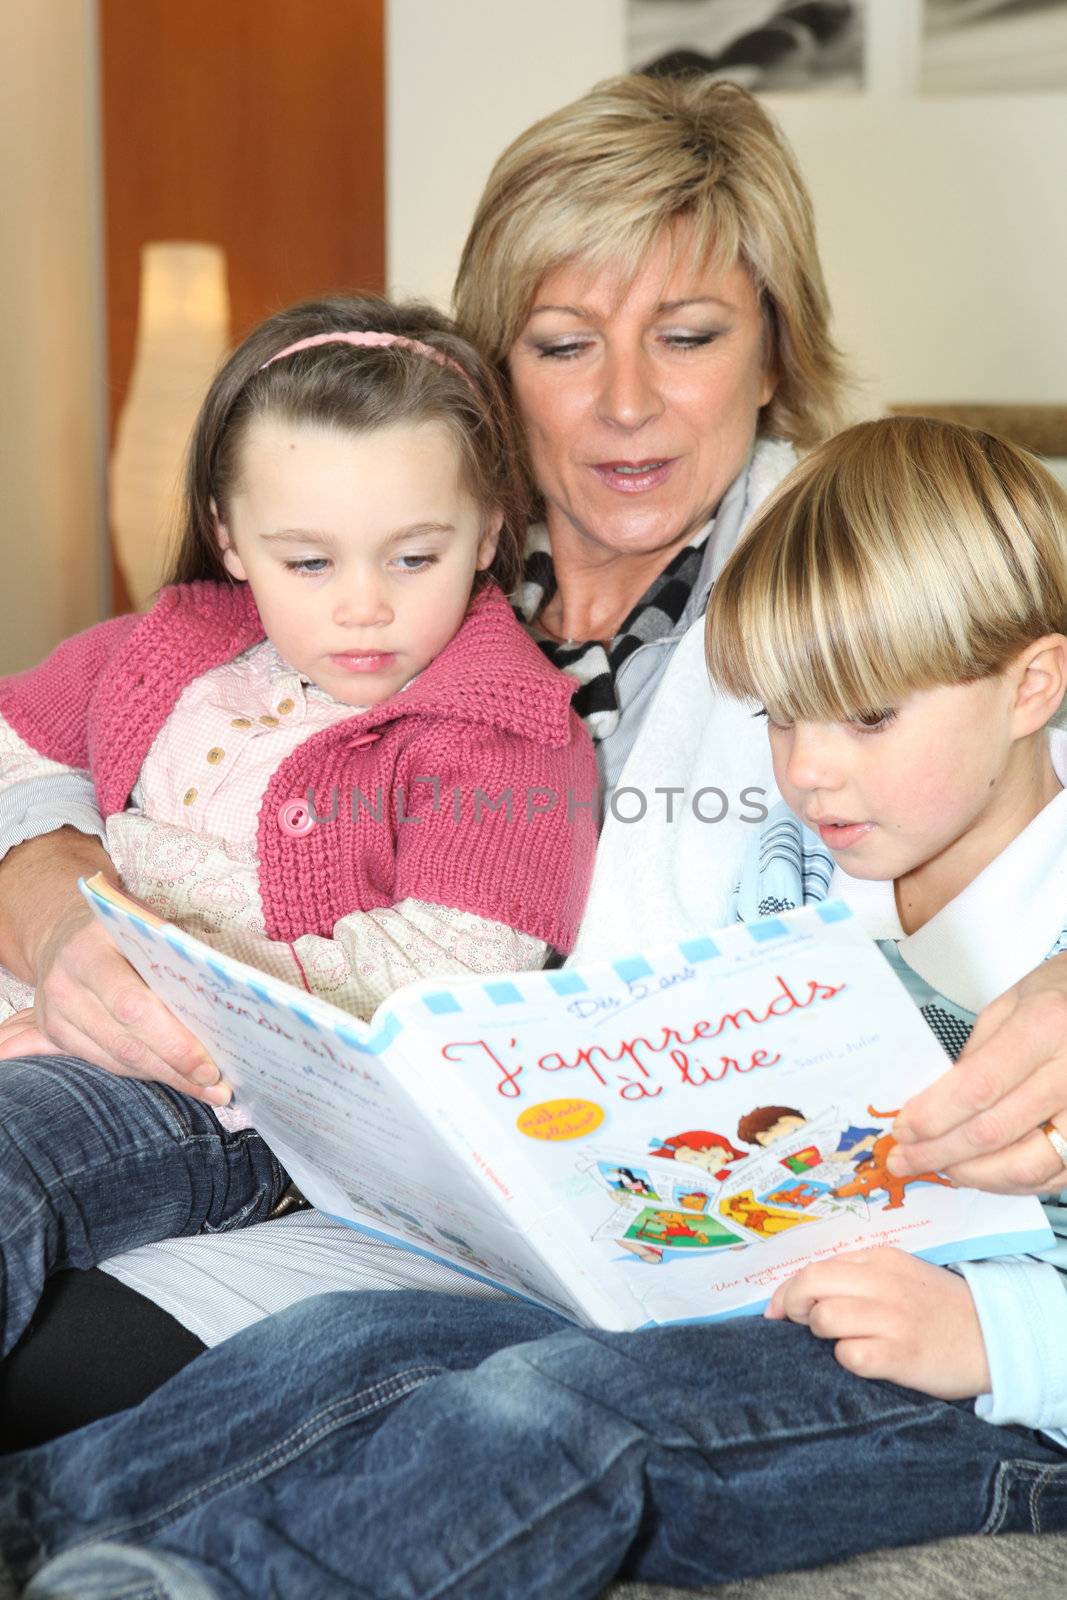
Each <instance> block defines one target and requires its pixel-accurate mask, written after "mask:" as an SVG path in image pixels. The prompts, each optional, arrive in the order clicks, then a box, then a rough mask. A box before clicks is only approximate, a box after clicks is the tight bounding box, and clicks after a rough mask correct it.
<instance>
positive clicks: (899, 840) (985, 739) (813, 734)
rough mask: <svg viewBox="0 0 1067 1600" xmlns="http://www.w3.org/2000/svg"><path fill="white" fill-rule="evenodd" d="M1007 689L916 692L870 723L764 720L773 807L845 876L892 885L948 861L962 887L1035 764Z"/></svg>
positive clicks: (1001, 679)
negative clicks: (817, 843)
mask: <svg viewBox="0 0 1067 1600" xmlns="http://www.w3.org/2000/svg"><path fill="white" fill-rule="evenodd" d="M1016 686H1017V679H1016V678H1015V677H1014V676H1013V674H1012V673H1011V672H1008V673H1005V674H1002V675H1001V676H998V677H994V678H984V679H981V680H980V681H979V682H977V683H966V684H957V685H953V686H951V687H947V688H945V687H941V688H936V689H925V690H921V691H919V692H917V693H915V694H912V695H910V696H909V697H908V699H907V700H905V701H904V703H903V704H902V705H901V706H899V707H898V708H897V709H896V710H895V711H893V712H890V713H888V714H887V716H886V719H885V720H884V721H881V722H879V723H878V724H877V725H875V726H867V725H865V724H860V723H850V722H798V723H793V724H789V725H781V724H778V723H774V722H771V721H770V720H768V732H769V735H770V741H771V755H772V758H773V761H774V773H775V777H776V779H777V781H778V787H779V789H780V790H781V794H782V798H783V799H784V800H785V802H786V804H787V805H788V806H789V808H790V809H791V810H792V811H794V812H796V814H797V815H798V816H799V817H801V818H802V820H803V821H804V822H805V823H807V825H808V826H809V827H810V828H811V829H812V830H813V831H814V832H817V833H818V834H819V836H820V837H821V839H822V841H823V843H824V844H825V845H826V846H827V848H828V849H829V850H830V851H831V853H832V854H833V856H834V858H835V860H837V861H838V862H839V863H840V865H841V866H842V867H843V868H844V870H845V871H846V872H847V873H849V874H850V875H851V876H852V877H854V878H876V879H887V878H892V879H897V878H900V877H903V876H904V874H905V873H908V872H910V871H913V870H914V869H915V868H916V867H919V866H922V865H924V864H925V863H927V862H931V861H934V860H935V859H937V858H939V857H942V856H945V855H947V854H948V853H950V852H951V853H953V854H955V855H957V856H958V858H959V861H960V863H961V865H963V866H967V865H968V864H971V865H972V867H973V870H971V871H970V872H969V873H968V874H967V879H966V881H969V879H970V878H971V877H974V876H975V875H976V874H977V873H978V872H980V871H981V870H982V868H983V867H984V866H986V865H987V864H988V862H989V861H990V860H992V859H993V856H995V855H999V853H1000V851H1001V850H1003V849H1004V848H1005V847H1006V846H1007V845H1008V844H1009V843H1010V841H1011V840H1012V839H1013V838H1014V837H1015V835H1016V834H1017V833H1018V832H1019V817H1020V815H1021V814H1022V813H1023V810H1024V808H1025V807H1026V806H1027V805H1028V803H1029V800H1030V793H1031V787H1032V783H1033V772H1034V770H1035V768H1036V765H1037V764H1036V762H1035V760H1034V750H1033V746H1032V743H1031V741H1029V740H1025V739H1024V740H1019V738H1018V734H1017V732H1016V723H1015V718H1014V712H1015V705H1016ZM1033 814H1034V812H1033V808H1032V807H1031V809H1030V810H1029V813H1028V817H1029V816H1032V815H1033ZM1028 817H1027V820H1028Z"/></svg>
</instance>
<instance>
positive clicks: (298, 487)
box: [218, 417, 501, 706]
mask: <svg viewBox="0 0 1067 1600" xmlns="http://www.w3.org/2000/svg"><path fill="white" fill-rule="evenodd" d="M500 520H501V519H500V518H499V517H497V518H496V519H495V520H492V519H490V520H489V521H488V522H487V518H486V515H485V513H484V512H483V511H482V510H481V508H480V507H478V506H477V505H476V504H475V502H474V500H473V499H472V498H471V496H470V494H469V492H468V490H467V489H466V487H465V484H464V481H463V476H462V470H461V461H460V455H459V451H458V449H457V446H456V444H455V441H454V440H453V438H452V436H451V434H450V433H449V431H448V429H447V428H446V427H445V426H444V425H443V424H442V423H420V424H412V425H401V426H397V427H392V428H382V429H378V430H376V431H373V432H370V433H346V432H343V431H341V430H338V429H329V428H324V427H321V426H319V425H317V424H312V423H293V422H285V421H283V420H282V419H280V418H277V417H265V418H260V419H258V420H257V421H256V422H254V423H253V424H252V425H251V427H250V428H249V430H248V434H247V436H246V438H245V440H244V444H243V446H242V449H241V452H240V471H239V476H238V484H237V488H236V491H235V493H234V494H233V496H232V499H231V504H230V508H229V519H228V521H227V522H226V523H225V524H221V523H220V524H219V529H218V537H219V545H220V548H221V549H222V551H223V560H224V562H225V565H226V569H227V571H228V572H229V573H230V574H231V575H232V576H233V577H235V578H238V579H242V580H247V582H248V584H249V585H250V587H251V590H252V594H253V595H254V597H255V601H256V605H257V607H258V608H259V614H260V617H261V619H262V622H263V627H264V630H265V632H266V634H267V637H268V638H269V639H270V641H271V643H272V644H273V645H274V647H275V649H276V650H277V651H278V653H279V655H281V656H282V657H283V658H284V659H285V660H286V661H287V662H288V663H289V665H290V666H293V667H295V668H296V669H297V670H298V671H299V672H302V673H303V674H304V675H305V677H307V678H309V679H310V680H311V682H312V683H316V684H318V686H319V687H320V688H321V689H325V690H326V692H327V693H328V694H331V695H333V697H334V699H336V700H340V701H341V702H342V703H344V704H346V705H353V706H372V705H378V704H380V702H381V701H383V700H387V699H388V698H389V697H390V695H393V694H395V693H396V692H397V690H398V689H402V688H403V686H404V685H405V684H406V683H408V682H410V680H411V679H412V678H414V677H415V675H416V674H417V673H419V672H421V671H422V670H423V668H424V667H427V666H428V665H429V664H430V662H431V661H432V660H433V659H434V657H435V656H437V655H439V654H440V652H441V651H442V650H443V649H444V647H445V645H446V644H448V642H449V640H450V639H451V638H452V637H453V636H454V635H455V633H456V632H457V630H458V629H459V627H460V624H461V623H462V621H463V618H464V616H465V615H466V611H467V604H468V602H469V600H470V595H471V588H472V585H473V583H474V576H475V573H476V572H479V571H482V570H484V569H485V568H486V567H488V566H489V564H490V562H491V561H492V559H493V556H494V554H495V551H496V542H497V536H498V534H499V530H500Z"/></svg>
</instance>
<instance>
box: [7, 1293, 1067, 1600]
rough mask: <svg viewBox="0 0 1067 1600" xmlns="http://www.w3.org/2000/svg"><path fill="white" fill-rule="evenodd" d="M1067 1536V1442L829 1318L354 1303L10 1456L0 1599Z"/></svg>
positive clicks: (382, 1299) (484, 1575) (372, 1584)
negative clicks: (831, 1333)
mask: <svg viewBox="0 0 1067 1600" xmlns="http://www.w3.org/2000/svg"><path fill="white" fill-rule="evenodd" d="M1063 1528H1067V1453H1065V1452H1062V1451H1059V1450H1058V1449H1057V1448H1056V1447H1055V1446H1054V1445H1051V1444H1045V1443H1043V1442H1041V1441H1040V1440H1039V1439H1038V1438H1036V1437H1035V1436H1034V1435H1032V1434H1029V1433H1023V1432H1022V1431H1021V1430H1020V1431H1016V1430H1014V1429H1008V1428H996V1427H993V1426H991V1425H989V1424H988V1423H985V1422H982V1421H981V1420H979V1419H978V1418H976V1417H975V1416H974V1413H973V1410H972V1408H971V1407H970V1406H969V1405H963V1404H946V1403H944V1402H942V1401H938V1400H932V1399H930V1398H929V1397H927V1396H925V1395H920V1394H917V1393H914V1392H913V1391H911V1390H907V1389H902V1388H898V1387H897V1386H895V1385H893V1384H888V1383H877V1382H865V1381H864V1380H863V1379H861V1378H857V1377H854V1376H852V1375H851V1374H849V1373H847V1372H846V1371H845V1370H844V1369H843V1368H842V1367H839V1366H838V1365H837V1363H836V1362H835V1360H834V1357H833V1351H832V1349H831V1348H830V1346H829V1345H827V1344H825V1343H823V1342H820V1341H819V1340H816V1339H815V1338H814V1337H813V1336H812V1335H811V1334H810V1333H809V1332H808V1330H807V1329H806V1328H802V1327H797V1326H795V1325H793V1324H790V1323H779V1322H766V1321H763V1320H762V1319H759V1318H740V1319H737V1320H734V1321H728V1322H723V1323H713V1324H707V1325H704V1326H680V1327H675V1328H660V1329H651V1330H643V1331H641V1332H638V1333H627V1334H618V1333H603V1332H596V1331H589V1330H584V1329H578V1328H573V1327H570V1326H568V1325H566V1324H564V1323H563V1322H562V1321H561V1320H560V1319H559V1318H558V1317H556V1316H555V1315H554V1314H552V1313H551V1312H547V1311H542V1310H539V1309H537V1308H535V1307H532V1306H529V1305H525V1304H523V1303H521V1302H519V1301H514V1302H500V1303H492V1304H486V1303H479V1302H476V1301H471V1300H467V1299H461V1298H458V1297H453V1296H449V1295H436V1294H420V1293H407V1292H403V1291H397V1292H388V1293H377V1294H363V1295H353V1294H332V1295H323V1296H319V1297H317V1298H316V1299H313V1300H308V1301H304V1302H302V1303H301V1304H299V1305H296V1306H293V1307H291V1308H290V1309H289V1310H287V1311H284V1312H281V1313H280V1314H279V1315H278V1316H276V1317H272V1318H270V1319H268V1320H267V1321H265V1322H260V1323H257V1324H255V1326H253V1327H251V1328H249V1329H247V1330H246V1331H245V1332H244V1333H241V1334H238V1335H237V1336H236V1337H235V1338H233V1339H230V1340H228V1341H227V1342H226V1343H224V1344H221V1345H218V1346H216V1347H215V1348H214V1349H213V1350H209V1351H208V1352H207V1353H206V1354H205V1355H202V1356H199V1357H198V1358H197V1359H196V1360H195V1361H194V1362H193V1363H192V1364H191V1365H190V1366H188V1367H186V1368H185V1369H184V1371H182V1372H181V1373H179V1374H178V1375H177V1376H176V1377H175V1378H173V1379H172V1380H171V1381H170V1382H169V1383H168V1384H166V1385H165V1386H164V1387H163V1388H162V1389H160V1390H159V1391H157V1393H156V1394H155V1395H153V1396H152V1397H151V1398H150V1399H149V1400H147V1401H145V1403H144V1404H143V1405H141V1406H139V1407H138V1408H137V1409H136V1410H133V1411H127V1412H123V1413H121V1414H120V1415H118V1416H115V1417H109V1418H105V1419H104V1420H102V1421H100V1422H97V1423H94V1424H93V1425H92V1426H91V1427H88V1428H85V1429H82V1430H81V1431H80V1432H78V1433H75V1434H70V1435H68V1436H67V1437H66V1438H63V1439H58V1440H56V1441H54V1442H53V1443H51V1444H48V1445H45V1446H44V1447H42V1448H40V1449H38V1450H32V1451H28V1452H26V1453H24V1454H22V1455H19V1456H14V1457H11V1458H9V1459H8V1460H7V1461H5V1462H2V1463H0V1551H2V1553H3V1558H4V1562H5V1563H6V1567H5V1570H4V1572H3V1573H0V1594H5V1593H7V1594H11V1595H16V1594H20V1593H21V1594H24V1595H25V1596H26V1597H27V1600H61V1597H62V1600H73V1597H75V1596H76V1597H77V1600H117V1597H119V1596H121V1597H122V1600H266V1597H268V1596H279V1597H281V1596H285V1600H342V1597H344V1600H445V1597H448V1600H535V1597H536V1600H594V1597H595V1596H597V1595H599V1594H600V1592H601V1589H602V1588H603V1586H604V1585H605V1584H607V1583H608V1582H609V1581H610V1580H611V1579H612V1578H613V1577H615V1576H619V1577H627V1578H641V1579H644V1580H646V1581H649V1582H661V1583H676V1584H679V1585H682V1586H685V1585H689V1586H699V1585H702V1584H706V1583H712V1582H716V1581H721V1580H725V1579H730V1578H739V1577H744V1576H748V1575H755V1574H759V1573H766V1572H772V1571H778V1570H784V1569H793V1568H796V1567H802V1566H814V1565H818V1564H819V1563H821V1562H823V1561H829V1560H835V1559H843V1558H845V1557H846V1556H849V1555H852V1554H853V1553H856V1552H858V1551H861V1550H865V1549H871V1548H877V1547H885V1546H890V1545H897V1544H905V1543H913V1542H921V1541H924V1540H931V1539H938V1538H943V1537H947V1536H949V1535H953V1534H962V1533H999V1532H1008V1531H1017V1530H1028V1529H1038V1530H1045V1529H1048V1530H1051V1529H1063ZM5 1581H6V1582H7V1585H8V1588H7V1590H6V1591H5V1590H4V1588H3V1584H4V1582H5Z"/></svg>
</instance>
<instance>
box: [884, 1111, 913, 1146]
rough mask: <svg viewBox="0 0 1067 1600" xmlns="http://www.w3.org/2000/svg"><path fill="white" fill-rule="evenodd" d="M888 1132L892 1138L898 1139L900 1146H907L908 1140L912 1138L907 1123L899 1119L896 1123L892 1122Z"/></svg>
mask: <svg viewBox="0 0 1067 1600" xmlns="http://www.w3.org/2000/svg"><path fill="white" fill-rule="evenodd" d="M889 1131H890V1133H891V1134H892V1135H893V1138H894V1139H899V1140H900V1141H901V1143H902V1144H907V1142H908V1140H909V1139H911V1138H914V1134H913V1132H912V1129H911V1127H910V1126H909V1124H908V1123H906V1122H903V1121H902V1120H901V1119H900V1117H898V1118H897V1120H896V1122H894V1124H893V1126H892V1127H891V1128H890V1130H889Z"/></svg>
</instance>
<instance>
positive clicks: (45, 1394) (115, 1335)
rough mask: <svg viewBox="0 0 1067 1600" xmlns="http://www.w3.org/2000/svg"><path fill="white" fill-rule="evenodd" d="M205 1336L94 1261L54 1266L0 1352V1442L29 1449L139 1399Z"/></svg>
mask: <svg viewBox="0 0 1067 1600" xmlns="http://www.w3.org/2000/svg"><path fill="white" fill-rule="evenodd" d="M204 1349H205V1346H204V1345H203V1344H202V1343H201V1341H200V1340H199V1339H198V1338H197V1337H196V1335H195V1334H193V1333H190V1332H189V1331H188V1329H187V1328H183V1327H182V1325H181V1323H180V1322H176V1321H175V1319H174V1318H173V1317H172V1316H170V1315H169V1314H168V1313H167V1312H166V1311H162V1310H161V1309H160V1308H159V1306H157V1305H156V1304H155V1303H154V1302H153V1301H151V1300H147V1299H146V1298H145V1297H144V1295H140V1294H138V1293H137V1292H136V1290H134V1289H129V1288H127V1286H126V1285H125V1284H124V1283H120V1282H119V1281H118V1279H117V1278H112V1277H110V1276H109V1275H108V1273H106V1272H101V1271H100V1270H99V1268H97V1267H92V1268H90V1269H89V1270H88V1271H87V1272H60V1273H57V1274H56V1276H55V1277H54V1278H50V1279H49V1281H48V1283H47V1284H46V1285H45V1291H44V1294H43V1296H42V1298H41V1302H40V1304H39V1306H38V1307H37V1311H36V1313H35V1315H34V1318H33V1321H32V1322H31V1323H30V1325H29V1327H28V1328H27V1329H26V1332H25V1333H24V1334H23V1336H22V1338H21V1339H20V1340H19V1342H18V1344H17V1345H16V1346H15V1348H14V1349H13V1350H12V1352H11V1354H10V1355H9V1356H8V1357H7V1359H6V1360H5V1361H0V1451H2V1452H4V1453H7V1452H10V1451H12V1450H26V1449H28V1448H29V1447H30V1446H31V1445H35V1444H43V1443H44V1442H45V1441H46V1440H48V1439H54V1438H56V1437H57V1436H58V1435H59V1434H61V1433H69V1432H70V1431H71V1429H72V1428H80V1427H82V1426H84V1424H85V1423H87V1422H95V1421H96V1419H97V1418H98V1417H106V1416H110V1415H111V1413H112V1412H114V1411H125V1410H126V1409H127V1407H129V1406H135V1405H138V1404H139V1403H140V1402H141V1401H142V1400H144V1399H145V1398H146V1396H148V1395H150V1394H151V1393H152V1391H153V1390H154V1389H158V1388H159V1386H160V1384H162V1383H165V1382H166V1380H167V1379H168V1378H170V1377H173V1375H174V1373H176V1372H178V1371H179V1370H180V1369H181V1368H182V1367H184V1366H186V1365H187V1363H188V1362H190V1361H192V1360H194V1359H195V1357H196V1356H198V1355H199V1354H200V1353H201V1351H202V1350H204Z"/></svg>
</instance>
